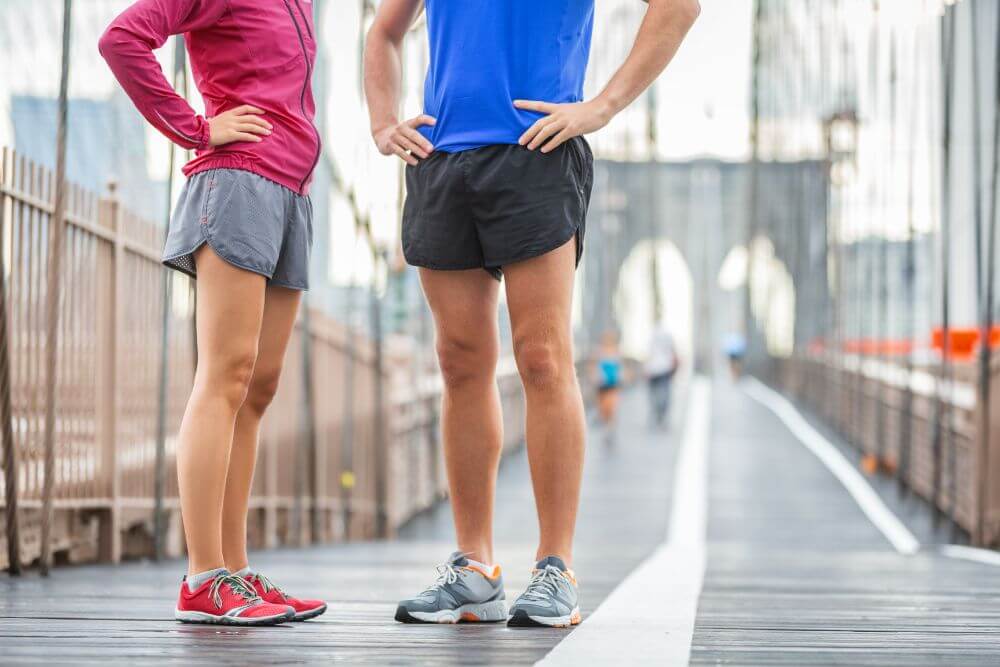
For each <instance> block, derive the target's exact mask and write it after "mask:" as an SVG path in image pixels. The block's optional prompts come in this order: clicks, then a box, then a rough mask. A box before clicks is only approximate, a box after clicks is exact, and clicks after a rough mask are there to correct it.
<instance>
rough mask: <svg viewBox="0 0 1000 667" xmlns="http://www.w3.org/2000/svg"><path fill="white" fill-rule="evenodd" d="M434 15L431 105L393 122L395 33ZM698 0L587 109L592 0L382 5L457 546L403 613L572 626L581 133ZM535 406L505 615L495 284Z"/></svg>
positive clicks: (668, 15) (393, 1) (385, 98)
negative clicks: (526, 543) (525, 560)
mask: <svg viewBox="0 0 1000 667" xmlns="http://www.w3.org/2000/svg"><path fill="white" fill-rule="evenodd" d="M425 5H426V12H427V31H428V36H429V38H430V64H429V67H428V71H427V79H426V86H425V91H424V113H423V114H421V115H420V116H418V117H416V118H413V119H410V120H406V121H400V119H399V117H398V113H399V106H400V83H401V70H402V64H401V63H402V57H401V56H402V44H403V39H404V37H405V35H406V33H407V31H408V30H409V29H410V26H412V25H413V23H414V21H415V20H416V19H417V17H418V16H419V14H420V12H421V11H422V10H423V9H424V7H425ZM698 11H699V6H698V2H697V0H649V9H648V10H647V12H646V16H645V18H644V20H643V22H642V25H641V26H640V28H639V31H638V34H637V36H636V39H635V44H634V46H633V48H632V51H631V52H630V54H629V56H628V58H627V59H626V60H625V62H624V63H623V64H622V66H621V68H620V69H619V70H618V71H617V73H616V74H615V75H614V76H613V77H612V79H611V81H609V82H608V84H607V85H606V86H605V88H604V90H603V91H602V92H601V93H600V94H599V95H598V96H597V97H595V98H594V99H592V100H584V99H583V81H584V76H585V74H586V69H587V60H588V57H589V52H590V41H591V35H592V33H593V23H594V0H382V2H381V4H380V5H379V9H378V13H377V15H376V17H375V22H374V24H373V25H372V28H371V30H370V32H369V34H368V42H367V45H366V50H365V91H366V93H367V96H368V102H369V109H370V114H371V127H372V135H373V137H374V139H375V143H376V145H377V146H378V148H379V150H380V151H381V152H382V153H383V154H385V155H396V156H398V157H399V158H400V159H402V160H403V161H405V162H406V164H407V165H408V167H407V170H406V185H407V199H406V204H405V208H404V212H403V229H402V236H403V252H404V254H405V256H406V259H407V261H408V262H409V263H410V264H413V265H415V266H418V267H420V278H421V283H422V285H423V288H424V293H425V295H426V297H427V301H428V303H429V304H430V307H431V310H432V311H433V314H434V321H435V325H436V329H437V348H438V361H439V363H440V366H441V373H442V375H443V377H444V383H445V392H444V399H443V410H442V434H443V439H444V452H445V460H446V463H447V469H448V482H449V486H450V489H451V499H452V508H453V512H454V519H455V529H456V536H457V539H458V545H457V546H458V551H456V552H455V553H453V554H452V555H451V556H450V557H449V558H448V559H447V561H446V562H445V563H444V564H443V565H441V566H440V567H439V568H438V571H439V573H440V577H439V578H438V580H437V582H436V583H435V584H434V585H432V586H431V587H429V588H428V589H427V590H425V591H424V592H423V593H421V594H420V595H417V596H416V597H414V598H410V599H408V600H403V601H402V602H401V603H400V605H399V607H398V609H397V611H396V620H399V621H403V622H437V623H454V622H457V621H460V620H461V621H501V620H507V621H508V623H509V624H511V625H545V626H553V627H568V626H570V625H573V624H576V623H579V621H580V610H579V606H578V602H577V595H578V591H577V582H576V579H575V577H574V576H573V572H572V570H571V566H572V548H573V532H574V528H575V524H576V513H577V507H578V504H579V497H580V479H581V476H582V471H583V450H584V415H583V403H582V400H581V398H580V389H579V386H578V384H577V380H576V372H575V368H574V363H573V350H572V334H571V331H570V313H571V307H572V293H573V280H574V274H575V268H576V265H577V263H578V262H579V259H580V256H581V253H582V252H583V237H584V222H585V217H586V213H587V206H588V204H589V201H590V191H591V187H592V185H593V156H592V154H591V152H590V148H589V147H588V145H587V142H586V141H585V140H584V138H583V135H585V134H589V133H591V132H594V131H596V130H599V129H600V128H602V127H604V126H605V125H606V124H607V123H608V122H609V121H610V120H611V118H612V117H613V116H614V115H615V114H617V113H618V112H619V111H621V110H622V109H623V108H625V107H626V106H627V105H628V104H630V103H631V102H632V101H633V100H634V99H635V98H636V97H638V96H639V94H640V93H642V92H643V91H644V90H645V89H646V88H647V87H648V86H649V85H650V84H651V83H652V82H653V81H654V80H655V79H656V77H657V76H659V74H660V73H661V72H662V71H663V69H664V68H665V67H666V66H667V63H669V62H670V60H671V58H673V55H674V53H676V51H677V49H678V47H679V46H680V44H681V41H682V40H683V39H684V36H685V35H686V34H687V31H688V29H689V28H690V27H691V25H692V24H693V23H694V21H695V19H696V18H697V15H698ZM501 275H502V276H504V277H505V279H506V292H507V305H508V310H509V311H510V318H511V328H512V333H513V338H514V354H515V357H516V360H517V366H518V370H519V371H520V374H521V380H522V383H523V384H524V390H525V397H526V402H527V425H526V426H527V444H528V458H529V461H530V464H531V474H532V481H533V486H534V491H535V502H536V507H537V510H538V522H539V529H540V543H539V545H538V552H537V554H536V558H537V563H536V564H535V569H534V573H533V576H532V578H531V582H530V584H529V585H528V588H527V589H526V590H525V591H524V593H523V594H522V595H521V596H520V597H518V599H517V600H516V601H515V603H514V604H513V605H512V607H511V608H510V610H509V612H508V610H507V607H506V602H505V593H504V590H503V579H502V576H501V574H500V568H499V566H497V565H494V564H493V534H492V533H493V531H492V518H493V499H494V491H495V484H496V472H497V466H498V464H499V458H500V450H501V444H502V427H501V425H502V421H501V414H500V401H499V397H498V394H497V387H496V381H495V377H494V374H495V369H496V364H497V357H498V354H499V336H498V332H497V316H496V314H497V301H498V293H499V278H500V277H501Z"/></svg>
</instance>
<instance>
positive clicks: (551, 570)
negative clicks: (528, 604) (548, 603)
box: [521, 565, 569, 602]
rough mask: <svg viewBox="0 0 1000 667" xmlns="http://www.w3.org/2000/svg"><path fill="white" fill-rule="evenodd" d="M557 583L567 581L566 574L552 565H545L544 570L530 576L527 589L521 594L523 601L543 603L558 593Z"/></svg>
mask: <svg viewBox="0 0 1000 667" xmlns="http://www.w3.org/2000/svg"><path fill="white" fill-rule="evenodd" d="M559 581H566V582H568V581H569V578H568V577H567V576H566V573H565V572H563V571H562V570H560V569H559V568H558V567H555V566H554V565H546V566H545V569H544V570H536V571H535V573H534V574H533V575H531V581H529V582H528V587H527V588H525V589H524V593H522V594H521V597H523V598H524V599H525V600H532V601H537V602H544V601H545V600H547V599H548V598H550V597H553V596H554V595H555V594H556V592H557V591H558V582H559Z"/></svg>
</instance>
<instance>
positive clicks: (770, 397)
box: [743, 377, 920, 555]
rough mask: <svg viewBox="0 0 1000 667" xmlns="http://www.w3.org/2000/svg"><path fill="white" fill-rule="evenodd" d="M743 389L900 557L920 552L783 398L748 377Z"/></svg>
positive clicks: (849, 467) (836, 453) (852, 469)
mask: <svg viewBox="0 0 1000 667" xmlns="http://www.w3.org/2000/svg"><path fill="white" fill-rule="evenodd" d="M743 388H744V390H745V391H746V392H747V394H749V395H750V396H751V397H752V398H754V399H755V400H756V401H757V402H758V403H760V404H761V405H763V406H764V407H766V408H768V409H769V410H771V412H773V413H774V414H775V415H776V416H777V417H778V419H780V420H781V421H782V422H784V424H785V426H786V427H788V430H789V431H791V432H792V434H793V435H794V436H795V437H796V438H798V440H799V442H801V443H802V444H803V445H805V447H806V449H808V450H809V451H811V452H812V453H813V454H814V455H815V456H816V458H818V459H819V460H820V461H822V462H823V465H825V466H826V467H827V469H829V471H830V472H831V473H833V476H834V477H836V478H837V479H838V480H840V483H841V484H843V485H844V488H845V489H847V492H848V493H850V494H851V496H852V497H853V498H854V500H855V502H857V503H858V506H860V507H861V511H862V512H864V513H865V515H866V516H867V517H868V519H869V520H870V521H871V522H872V523H873V524H875V527H876V528H878V529H879V530H880V531H881V532H882V534H883V535H885V538H886V539H887V540H889V542H890V543H891V544H892V546H893V547H894V548H895V549H896V551H898V552H899V553H901V554H906V555H910V554H914V553H916V552H917V551H918V550H919V549H920V543H919V542H918V541H917V538H916V537H914V535H913V533H911V532H910V529H909V528H907V527H906V526H905V525H903V522H902V521H900V520H899V519H898V518H897V517H896V515H895V514H893V513H892V511H891V510H890V509H889V508H888V507H886V505H885V503H884V502H882V499H881V498H880V497H879V495H878V494H877V493H875V490H874V489H872V487H871V485H870V484H868V482H867V480H865V478H864V477H863V476H862V475H861V473H860V472H858V471H857V469H856V468H855V467H854V466H852V465H851V464H850V462H848V460H847V459H846V458H844V455H843V454H841V453H840V450H839V449H837V448H836V447H835V446H834V445H833V444H832V443H831V442H830V441H829V440H827V439H826V438H824V437H823V436H822V435H820V433H819V432H818V431H817V430H816V429H814V428H813V427H812V425H810V424H809V422H807V421H806V420H805V418H804V417H803V416H802V415H801V414H799V411H798V410H796V409H795V406H794V405H792V404H791V403H790V402H789V401H788V400H787V399H786V398H785V397H784V396H782V395H781V394H779V393H778V392H776V391H774V390H773V389H771V388H770V387H767V386H765V385H764V384H762V383H761V382H759V381H758V380H757V379H755V378H752V377H748V378H745V379H744V380H743Z"/></svg>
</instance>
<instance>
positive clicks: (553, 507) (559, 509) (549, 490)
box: [504, 240, 584, 566]
mask: <svg viewBox="0 0 1000 667" xmlns="http://www.w3.org/2000/svg"><path fill="white" fill-rule="evenodd" d="M575 265H576V248H575V240H573V241H570V242H569V243H567V244H566V245H564V246H562V247H561V248H559V249H558V250H554V251H552V252H550V253H548V254H546V255H543V256H541V257H536V258H534V259H529V260H526V261H524V262H518V263H516V264H511V265H509V266H505V267H504V275H505V277H506V280H507V305H508V307H509V308H510V318H511V328H512V329H513V334H514V355H515V357H516V358H517V367H518V370H519V371H520V373H521V380H522V382H523V383H524V391H525V395H526V398H527V411H528V418H527V422H528V423H527V435H528V460H529V463H530V464H531V480H532V484H533V486H534V490H535V505H536V506H537V508H538V524H539V530H540V534H541V541H540V543H539V545H538V557H539V558H542V557H543V556H550V555H556V556H560V557H561V558H562V559H563V560H564V561H565V562H566V564H567V565H568V566H569V564H570V562H571V560H572V556H573V532H574V529H575V526H576V513H577V508H578V506H579V503H580V480H581V478H582V475H583V450H584V414H583V399H582V398H581V395H580V386H579V384H578V383H577V379H576V368H575V367H574V364H573V340H572V333H571V331H570V327H571V325H570V318H571V308H572V302H573V278H574V274H575V270H576V266H575Z"/></svg>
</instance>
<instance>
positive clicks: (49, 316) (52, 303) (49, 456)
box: [39, 0, 73, 576]
mask: <svg viewBox="0 0 1000 667" xmlns="http://www.w3.org/2000/svg"><path fill="white" fill-rule="evenodd" d="M72 22H73V0H64V1H63V30H62V33H63V34H62V65H61V72H60V76H59V119H58V129H57V136H56V183H55V204H54V207H53V214H52V219H51V220H52V221H51V229H50V231H51V234H50V238H49V266H48V276H47V285H46V294H45V298H46V310H45V314H46V332H45V440H44V453H45V458H44V463H43V468H44V471H45V473H44V482H43V486H42V544H41V555H40V557H39V564H40V567H41V571H42V574H43V575H45V576H47V575H48V573H49V568H50V567H51V565H52V519H53V510H52V493H53V491H54V488H53V487H54V483H55V480H54V479H53V476H54V475H55V467H56V466H55V446H56V442H55V441H56V438H55V435H56V434H55V430H56V362H57V360H58V354H59V347H58V346H59V340H58V335H59V306H60V303H59V300H60V295H61V290H60V287H61V285H60V281H61V280H62V270H61V269H62V253H63V233H64V231H65V230H64V226H65V218H66V130H67V123H68V121H69V113H68V111H69V99H68V95H69V48H70V30H71V26H72Z"/></svg>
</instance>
